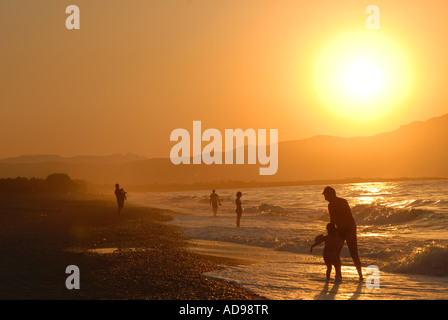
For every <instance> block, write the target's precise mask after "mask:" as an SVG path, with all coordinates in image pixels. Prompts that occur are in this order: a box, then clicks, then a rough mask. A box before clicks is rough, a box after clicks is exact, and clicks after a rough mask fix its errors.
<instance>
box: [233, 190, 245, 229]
mask: <svg viewBox="0 0 448 320" xmlns="http://www.w3.org/2000/svg"><path fill="white" fill-rule="evenodd" d="M242 195H243V194H242V193H241V191H238V192H237V193H236V200H235V204H236V210H235V212H236V226H237V227H239V226H240V220H241V215H242V214H243V207H242V205H241V197H242Z"/></svg>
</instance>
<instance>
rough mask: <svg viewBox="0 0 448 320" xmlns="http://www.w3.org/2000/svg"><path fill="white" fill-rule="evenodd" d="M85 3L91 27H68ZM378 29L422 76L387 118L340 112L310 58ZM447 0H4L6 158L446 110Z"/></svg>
mask: <svg viewBox="0 0 448 320" xmlns="http://www.w3.org/2000/svg"><path fill="white" fill-rule="evenodd" d="M70 4H75V5H78V6H79V8H80V12H81V29H80V30H67V29H66V28H65V19H66V17H67V16H68V15H67V14H66V13H65V8H66V7H67V6H68V5H70ZM369 4H375V5H377V6H378V7H379V8H380V9H381V29H380V30H376V31H372V32H380V33H383V34H384V35H387V37H390V38H391V39H393V41H395V43H396V44H397V46H399V47H400V48H401V49H402V50H403V51H404V52H405V54H406V55H407V56H408V58H409V61H410V64H411V69H412V73H413V74H414V77H415V79H414V80H415V81H414V83H413V87H412V90H411V94H409V95H408V96H407V98H406V100H405V101H403V102H402V103H401V104H400V105H398V106H396V107H395V108H393V109H392V110H391V111H390V112H389V113H388V114H386V115H385V116H384V117H382V118H379V119H375V120H372V121H368V120H364V121H356V120H353V119H348V118H344V117H342V116H340V115H338V114H336V113H334V112H331V111H330V110H329V109H328V108H327V107H326V106H325V105H323V104H322V102H321V101H320V100H319V99H318V98H317V97H316V96H315V92H314V91H313V90H312V89H311V85H310V83H311V82H312V80H311V79H312V76H313V68H312V67H311V66H312V65H313V63H314V61H315V59H316V56H318V55H319V54H320V52H321V51H322V50H323V48H324V47H325V46H326V45H327V44H328V43H329V42H330V41H331V40H332V39H334V38H335V37H337V36H340V35H343V34H345V33H348V32H352V31H357V30H365V29H366V28H365V19H366V14H365V8H366V6H367V5H369ZM447 12H448V2H447V1H445V0H440V1H435V0H427V1H408V0H404V1H401V0H400V1H398V0H388V1H378V0H374V1H361V0H353V1H346V0H338V1H334V0H313V1H311V0H307V1H302V0H301V1H297V0H276V1H272V0H189V1H186V0H151V1H148V0H140V1H136V0H129V1H115V0H96V1H80V0H73V1H54V0H40V1H23V0H20V1H19V0H3V1H1V2H0V45H1V49H0V74H1V77H0V106H1V109H0V118H1V134H0V145H1V146H2V148H0V157H2V158H3V157H8V156H18V155H22V154H48V153H51V154H60V155H63V156H74V155H81V154H82V155H86V154H89V155H107V154H112V153H128V152H133V153H137V154H141V155H145V156H148V157H152V156H158V157H168V156H169V150H170V148H171V147H172V146H173V143H171V142H170V141H169V136H170V132H171V131H172V130H174V129H176V128H187V129H189V130H191V127H192V121H193V120H201V121H202V125H203V128H204V129H205V128H217V129H219V130H224V129H225V128H242V129H245V128H265V129H270V128H276V129H278V130H279V140H280V141H285V140H294V139H302V138H306V137H310V136H313V135H318V134H329V135H336V136H360V135H372V134H375V133H379V132H383V131H390V130H394V129H396V128H398V127H399V126H400V125H402V124H406V123H409V122H412V121H416V120H426V119H428V118H431V117H435V116H440V115H442V114H445V113H448V106H447V102H448V90H447V88H448V86H447V80H446V79H447V75H448V59H447V57H448V48H447V46H448V42H447V41H446V39H448V19H447V18H446V15H447Z"/></svg>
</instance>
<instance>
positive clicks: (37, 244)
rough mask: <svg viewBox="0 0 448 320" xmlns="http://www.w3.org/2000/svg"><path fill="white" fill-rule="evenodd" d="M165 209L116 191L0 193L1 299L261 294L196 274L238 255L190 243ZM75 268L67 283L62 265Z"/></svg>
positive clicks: (215, 297) (239, 296)
mask: <svg viewBox="0 0 448 320" xmlns="http://www.w3.org/2000/svg"><path fill="white" fill-rule="evenodd" d="M169 219H171V218H170V215H169V212H167V211H165V210H162V209H156V208H142V207H137V206H131V205H128V204H125V208H124V210H123V216H122V217H121V218H118V216H117V210H116V204H115V202H114V199H113V197H105V198H99V197H93V196H91V197H86V196H83V197H81V196H43V195H39V196H38V195H1V196H0V255H1V257H2V259H1V260H0V281H1V282H0V283H1V284H2V285H1V286H0V299H3V300H4V299H13V300H15V299H64V300H69V299H94V300H97V299H120V300H121V299H151V300H197V299H209V300H221V299H230V300H231V299H262V297H260V296H257V295H255V294H253V293H251V292H249V291H246V290H244V289H242V288H240V287H238V286H236V285H234V284H231V283H228V282H224V281H220V280H216V279H210V278H207V277H204V276H201V274H202V273H204V272H210V271H212V270H216V269H218V268H219V266H220V265H232V264H235V263H241V261H236V260H232V259H227V258H220V257H211V256H205V255H201V254H198V253H194V252H192V251H190V250H187V246H188V242H187V240H188V239H185V238H184V237H182V236H181V232H180V229H179V228H177V227H174V226H170V225H166V224H164V223H163V222H166V221H168V220H169ZM69 265H76V266H78V267H79V270H80V289H79V290H68V289H67V288H66V286H65V281H66V279H67V277H68V276H69V275H68V274H66V273H65V270H66V268H67V266H69Z"/></svg>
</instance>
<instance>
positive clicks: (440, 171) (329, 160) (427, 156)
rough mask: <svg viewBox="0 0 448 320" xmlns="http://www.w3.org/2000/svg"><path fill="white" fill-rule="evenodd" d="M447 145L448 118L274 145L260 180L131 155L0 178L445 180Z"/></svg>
mask: <svg viewBox="0 0 448 320" xmlns="http://www.w3.org/2000/svg"><path fill="white" fill-rule="evenodd" d="M167 140H168V139H167ZM447 141H448V114H447V115H444V116H441V117H437V118H432V119H429V120H427V121H421V122H413V123H411V124H408V125H405V126H402V127H400V128H399V129H397V130H395V131H391V132H386V133H381V134H378V135H374V136H366V137H355V138H341V137H333V136H315V137H312V138H308V139H302V140H295V141H285V142H280V143H279V145H278V148H279V155H278V172H277V174H276V175H273V176H260V175H259V174H258V169H259V167H260V165H259V164H255V165H224V164H223V165H192V164H191V165H182V164H181V165H178V166H175V165H173V164H172V163H171V161H170V159H169V157H168V156H169V155H167V158H163V159H162V158H160V159H147V158H145V157H142V156H138V155H134V154H125V155H121V154H116V155H111V156H103V157H96V156H79V157H71V158H66V157H61V156H58V155H24V156H20V157H15V158H6V159H1V160H0V178H5V177H17V176H21V177H37V178H44V177H46V176H47V175H48V174H50V173H61V172H63V173H67V174H69V175H70V177H71V178H74V179H82V180H86V181H89V182H93V183H97V184H115V183H116V182H119V183H121V184H123V185H145V184H153V183H181V184H190V183H198V182H212V181H229V180H237V181H261V182H273V181H305V180H330V179H344V178H354V177H360V178H367V179H368V178H384V179H388V178H401V177H418V178H420V177H448V151H447V148H448V147H447ZM167 143H168V142H167ZM203 146H204V145H203ZM246 159H247V158H246Z"/></svg>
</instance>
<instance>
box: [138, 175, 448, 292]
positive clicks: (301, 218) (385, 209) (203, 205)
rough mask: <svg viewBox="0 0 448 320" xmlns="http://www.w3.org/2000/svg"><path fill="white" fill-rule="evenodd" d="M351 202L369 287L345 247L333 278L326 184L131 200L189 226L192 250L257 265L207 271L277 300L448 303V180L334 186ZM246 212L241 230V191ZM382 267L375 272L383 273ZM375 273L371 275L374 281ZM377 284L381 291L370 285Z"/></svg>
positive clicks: (174, 222)
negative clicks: (324, 240)
mask: <svg viewBox="0 0 448 320" xmlns="http://www.w3.org/2000/svg"><path fill="white" fill-rule="evenodd" d="M333 186H334V187H335V189H336V190H337V193H338V195H340V196H341V197H343V198H345V199H347V201H348V203H349V205H350V207H351V211H352V214H353V216H354V220H355V222H356V224H357V239H358V250H359V255H360V258H361V264H362V272H363V274H364V279H365V281H364V282H359V281H358V275H357V272H356V269H355V267H354V264H353V261H352V258H351V256H350V253H349V250H348V248H347V245H346V244H345V245H344V247H343V249H342V253H341V262H342V282H335V281H334V277H335V274H334V271H333V273H332V274H331V279H330V281H326V278H325V269H326V268H325V264H324V261H323V258H322V250H323V245H320V246H317V247H315V248H314V250H313V253H312V254H311V253H310V246H311V245H312V244H313V242H314V239H315V237H316V236H317V235H319V234H325V233H326V231H325V226H326V224H327V223H328V221H329V214H328V208H327V206H328V202H327V201H325V199H324V197H323V195H322V191H323V190H324V188H325V185H314V186H311V185H310V186H305V185H304V186H287V187H270V188H241V189H221V190H216V192H217V193H218V194H219V197H220V199H221V203H222V206H220V207H219V210H218V213H217V215H216V216H213V213H212V210H211V207H210V204H209V194H210V192H211V190H191V191H173V192H148V193H140V194H137V193H135V194H131V196H130V197H129V199H130V202H132V203H136V204H139V205H142V206H154V207H158V208H164V209H170V210H173V211H175V212H182V214H177V213H173V214H172V217H173V219H172V220H170V221H167V222H166V224H169V225H174V226H178V227H181V230H182V234H183V235H184V236H186V237H188V238H190V239H194V240H191V241H190V246H189V250H192V251H193V252H196V253H200V254H207V255H211V256H215V257H224V258H233V259H241V258H244V259H245V260H249V261H250V263H247V264H243V265H236V266H235V265H233V266H225V265H224V266H223V268H220V269H219V270H213V271H211V272H205V273H204V274H203V275H204V276H206V277H210V278H212V279H219V280H225V281H228V282H231V283H235V284H238V285H240V286H241V287H243V288H245V289H248V290H250V291H252V292H254V293H256V294H258V295H260V296H263V297H266V298H267V299H271V300H327V299H334V300H349V299H357V300H446V299H447V298H448V264H447V262H448V259H447V257H448V232H447V230H448V214H447V213H448V196H447V194H446V192H445V190H447V188H448V180H421V181H391V182H371V183H347V184H335V185H333ZM237 191H242V193H243V196H242V198H241V199H242V203H243V215H242V218H241V226H240V227H236V224H235V223H236V221H235V220H236V215H235V194H236V192H237ZM375 270H376V271H375ZM371 276H372V277H371ZM372 279H373V280H377V282H376V283H377V284H378V288H375V287H373V288H372V286H371V287H370V288H369V287H368V284H372V281H370V280H372Z"/></svg>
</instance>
